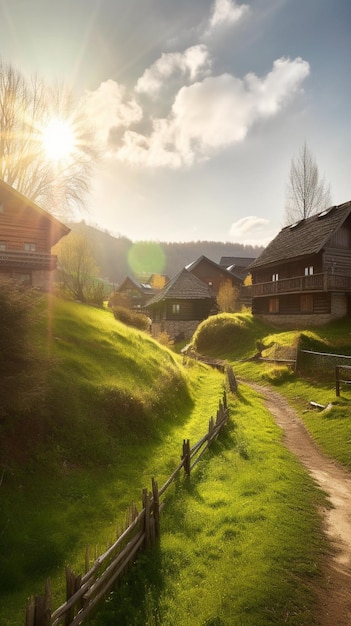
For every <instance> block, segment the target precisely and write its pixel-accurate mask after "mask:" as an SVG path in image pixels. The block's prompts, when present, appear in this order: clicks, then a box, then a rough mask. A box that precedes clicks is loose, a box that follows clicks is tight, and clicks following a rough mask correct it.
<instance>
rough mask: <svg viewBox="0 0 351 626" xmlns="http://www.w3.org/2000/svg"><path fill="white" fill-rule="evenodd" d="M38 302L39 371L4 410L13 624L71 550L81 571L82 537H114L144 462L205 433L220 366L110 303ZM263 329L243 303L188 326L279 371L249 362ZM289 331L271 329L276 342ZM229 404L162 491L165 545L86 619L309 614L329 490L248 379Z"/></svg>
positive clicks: (219, 620)
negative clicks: (285, 439)
mask: <svg viewBox="0 0 351 626" xmlns="http://www.w3.org/2000/svg"><path fill="white" fill-rule="evenodd" d="M34 313H35V314H34V316H32V322H31V325H30V333H29V340H30V343H31V344H32V348H33V350H32V352H31V355H30V358H31V361H30V362H31V363H32V365H33V372H32V374H33V376H32V377H31V378H30V379H29V380H27V378H26V377H25V378H24V380H23V397H22V400H23V401H22V402H21V403H20V404H18V405H17V404H15V405H14V409H13V411H12V413H11V414H7V415H5V416H4V417H3V418H2V421H1V423H0V445H1V450H0V453H1V466H2V467H1V486H0V489H1V508H0V542H1V545H0V590H1V597H0V623H1V625H3V626H15V625H16V626H17V624H22V623H23V615H24V606H25V600H26V597H27V596H29V595H31V594H34V593H40V592H42V590H43V585H44V581H45V579H46V578H47V577H48V576H50V578H51V579H52V582H53V605H54V606H57V605H58V604H59V603H60V602H61V601H62V599H63V590H64V580H63V573H64V565H65V563H66V562H69V563H70V565H71V566H72V567H73V569H74V570H75V571H76V572H77V573H78V572H81V571H82V570H83V569H84V552H85V548H86V546H87V545H90V546H91V550H92V553H94V550H95V546H97V547H96V551H97V554H99V553H101V552H102V551H103V550H104V549H105V548H106V544H109V543H111V542H112V541H113V539H114V538H115V534H116V528H117V527H121V526H122V525H123V523H124V518H125V512H126V510H127V508H128V506H129V505H130V503H131V501H132V500H134V501H135V502H136V503H137V505H138V503H140V495H141V489H142V488H143V487H145V486H149V485H150V481H151V477H152V476H154V477H155V478H156V479H157V480H158V482H159V484H162V482H163V481H164V480H165V479H166V478H167V477H168V476H169V475H170V473H171V472H172V470H173V469H174V467H175V465H176V464H177V463H178V460H179V456H180V453H181V443H182V441H183V438H190V440H191V442H192V443H193V442H195V441H197V440H198V439H199V438H200V437H201V436H202V435H203V434H204V432H206V430H207V425H208V418H209V416H210V415H213V414H214V413H215V410H216V408H217V406H218V399H219V397H220V396H221V394H222V389H223V377H222V375H221V374H220V373H219V372H217V371H216V370H210V369H209V368H207V367H205V366H203V365H201V364H199V363H190V364H189V365H188V366H187V368H185V367H184V366H183V364H182V360H181V359H180V357H179V356H178V355H176V354H175V353H173V352H171V351H169V350H167V349H166V348H163V347H161V346H159V345H158V344H157V343H155V342H154V341H153V340H152V339H151V338H150V337H149V336H148V335H146V334H143V333H141V332H137V331H134V330H132V329H128V328H127V327H125V326H123V325H122V324H120V323H118V322H117V321H116V320H115V319H114V318H113V316H112V314H111V313H110V312H109V311H107V310H106V311H101V310H97V309H94V308H91V307H88V306H84V305H80V304H76V303H69V302H64V301H62V300H59V299H56V298H52V299H49V300H47V299H42V298H39V299H38V300H37V301H36V304H35V309H34ZM211 326H212V327H213V328H212V330H213V331H214V332H213V333H212V332H211V328H210V327H211ZM204 328H205V329H206V335H203V337H202V341H203V343H202V344H201V333H202V332H203V329H204ZM272 332H273V329H272V328H270V327H268V326H264V325H262V324H259V323H257V321H256V320H255V319H254V318H252V316H250V315H239V316H235V315H234V316H233V315H231V316H229V317H228V316H226V315H223V316H217V317H214V318H210V320H209V321H207V322H204V324H203V325H201V327H200V328H199V331H198V333H197V334H196V336H195V338H194V341H195V343H196V342H197V347H198V348H199V346H201V345H202V348H203V351H204V352H207V351H210V352H211V353H212V354H216V353H217V355H218V356H221V357H222V358H227V360H228V361H230V362H232V363H233V365H234V369H235V371H236V373H237V374H240V375H242V376H245V377H248V378H249V377H250V376H253V377H255V379H257V378H259V379H260V380H264V376H266V377H267V374H269V372H271V373H270V374H269V376H270V379H271V380H272V381H273V382H274V381H275V380H277V378H278V377H275V376H274V375H273V374H272V371H271V370H270V369H269V368H270V367H271V366H267V365H266V364H262V365H261V364H260V363H257V362H254V363H253V362H245V361H244V359H245V358H246V357H250V356H252V354H254V353H255V352H256V349H257V346H256V342H257V341H261V342H266V341H268V338H269V337H270V336H271V334H272ZM204 337H205V339H204ZM295 339H296V337H295V335H294V340H295ZM291 340H292V338H291V337H290V336H288V335H287V334H285V335H284V336H283V335H280V333H277V337H276V341H281V342H282V344H283V343H284V342H285V343H287V344H289V343H290V342H291ZM29 382H30V385H29ZM288 382H289V380H288ZM294 382H296V381H295V380H294ZM280 384H281V388H282V389H286V390H287V391H286V393H290V392H289V386H288V385H284V384H282V383H281V380H280ZM299 385H300V386H301V389H305V392H306V394H307V387H304V386H303V382H302V381H299ZM33 390H34V391H33ZM320 390H322V387H321V388H320ZM299 391H300V387H299ZM325 393H326V394H327V390H325ZM24 400H26V401H24ZM343 401H344V400H343ZM230 404H231V419H230V423H229V425H228V430H227V432H226V433H224V436H221V437H220V438H219V439H218V440H217V441H216V443H215V444H214V445H213V447H212V448H211V450H210V452H209V453H208V455H206V456H205V457H204V458H203V460H202V461H201V462H200V463H199V464H198V466H197V467H196V471H194V473H193V475H192V478H191V481H186V480H181V481H180V483H179V484H178V485H177V487H176V490H175V493H174V495H172V494H171V495H170V498H169V501H168V503H167V507H166V508H165V514H164V516H163V517H162V534H161V544H160V548H159V550H156V551H155V552H153V553H152V555H150V558H148V555H144V557H142V558H141V559H140V560H139V564H138V566H137V567H136V569H134V568H133V571H132V573H131V578H130V579H129V580H128V581H127V583H126V585H125V586H122V587H121V589H120V591H118V590H116V591H115V592H114V594H112V596H111V598H110V599H109V602H107V603H106V607H105V609H106V612H105V611H99V614H98V615H97V616H96V624H101V625H102V624H103V625H104V626H107V625H108V624H111V626H112V624H115V623H116V621H118V623H119V624H121V626H123V625H124V626H142V625H143V626H144V624H149V625H150V626H156V624H157V625H158V626H161V624H163V625H164V626H166V625H170V624H175V625H176V626H178V623H182V624H185V625H187V624H189V626H190V624H191V625H192V626H193V625H194V626H204V624H207V625H208V626H209V625H210V624H213V625H214V624H216V625H218V626H219V625H220V624H227V625H228V626H231V625H233V626H237V625H238V624H245V626H249V625H250V626H251V625H252V626H268V624H271V623H276V624H282V623H286V624H291V626H292V625H293V624H297V623H299V624H301V626H302V625H306V626H312V624H313V623H315V621H314V616H313V609H314V592H313V588H314V586H315V584H316V583H317V582H318V580H319V578H318V576H319V573H320V570H319V564H320V561H321V559H322V558H323V556H324V554H325V551H326V547H325V545H324V544H323V538H322V529H321V523H320V519H319V516H318V515H317V506H318V504H320V503H321V501H322V500H323V496H322V495H321V494H320V492H317V490H316V489H315V487H314V485H313V483H312V481H311V480H310V479H309V477H308V476H307V475H306V473H305V472H304V471H303V470H302V469H301V467H300V466H299V464H298V463H297V462H296V459H294V458H293V457H292V455H290V454H289V453H288V452H287V451H286V449H285V448H284V447H283V445H282V443H281V431H280V430H279V429H278V428H277V427H276V425H275V424H274V421H273V418H272V416H271V415H270V414H269V413H268V412H267V410H266V409H265V408H264V406H263V404H262V400H261V399H260V398H259V395H258V394H256V393H255V392H253V391H252V390H250V389H249V388H248V387H246V386H245V385H242V384H241V385H240V393H239V394H238V396H237V397H231V398H230ZM332 421H333V423H334V422H335V424H336V422H337V420H332ZM348 421H349V420H345V419H344V422H345V424H346V423H348ZM349 439H350V437H348V440H349ZM139 508H140V505H139ZM307 535H308V536H309V537H311V538H313V540H311V541H309V542H308V545H307V542H301V537H304V536H307ZM114 599H115V600H116V601H115V602H114ZM175 615H176V620H177V621H175V619H174V616H175ZM178 618H179V619H178ZM99 620H100V621H99ZM93 623H95V622H93Z"/></svg>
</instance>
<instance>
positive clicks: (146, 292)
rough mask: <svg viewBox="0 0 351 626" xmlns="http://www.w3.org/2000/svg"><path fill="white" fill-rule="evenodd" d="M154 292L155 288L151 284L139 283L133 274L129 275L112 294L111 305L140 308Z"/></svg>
mask: <svg viewBox="0 0 351 626" xmlns="http://www.w3.org/2000/svg"><path fill="white" fill-rule="evenodd" d="M154 293H155V290H154V289H153V288H152V287H151V285H150V284H148V283H139V282H138V281H137V280H135V279H134V278H132V277H131V276H127V277H126V278H125V279H124V281H123V282H122V283H121V284H120V285H119V286H118V287H117V289H116V290H115V291H114V292H113V293H112V294H111V296H110V299H109V305H110V306H113V305H120V306H125V307H127V308H128V309H133V310H139V309H141V308H142V307H143V306H144V305H145V303H146V302H147V301H148V300H149V299H150V298H151V296H152V295H153V294H154Z"/></svg>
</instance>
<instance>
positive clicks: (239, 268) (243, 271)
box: [219, 256, 255, 281]
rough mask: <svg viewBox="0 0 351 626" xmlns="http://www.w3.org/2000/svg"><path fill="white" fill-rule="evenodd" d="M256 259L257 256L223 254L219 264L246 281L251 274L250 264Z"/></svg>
mask: <svg viewBox="0 0 351 626" xmlns="http://www.w3.org/2000/svg"><path fill="white" fill-rule="evenodd" d="M254 260H255V257H240V256H222V257H221V259H220V261H219V265H220V266H221V267H224V268H225V269H226V270H227V271H228V272H230V273H231V274H234V276H237V277H238V278H240V279H241V280H242V281H244V280H245V278H246V276H248V275H249V274H250V269H249V266H250V265H251V263H253V262H254Z"/></svg>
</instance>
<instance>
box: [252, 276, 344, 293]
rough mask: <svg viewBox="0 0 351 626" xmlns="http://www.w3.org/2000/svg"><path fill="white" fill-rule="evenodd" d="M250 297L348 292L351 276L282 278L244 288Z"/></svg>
mask: <svg viewBox="0 0 351 626" xmlns="http://www.w3.org/2000/svg"><path fill="white" fill-rule="evenodd" d="M244 289H245V292H246V289H247V290H248V292H249V293H250V295H251V297H254V298H257V297H260V296H272V295H278V294H287V293H301V292H311V291H350V292H351V276H346V275H345V274H330V273H328V272H324V273H323V274H312V275H311V276H297V277H295V278H282V279H281V280H275V281H272V282H269V283H255V284H253V285H249V286H248V287H244Z"/></svg>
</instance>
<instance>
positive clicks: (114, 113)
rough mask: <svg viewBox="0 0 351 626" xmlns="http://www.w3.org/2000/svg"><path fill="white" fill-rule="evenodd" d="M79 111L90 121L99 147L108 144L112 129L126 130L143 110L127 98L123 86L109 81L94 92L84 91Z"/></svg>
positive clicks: (139, 117)
mask: <svg viewBox="0 0 351 626" xmlns="http://www.w3.org/2000/svg"><path fill="white" fill-rule="evenodd" d="M79 108H80V110H81V111H82V112H83V114H84V115H85V116H86V118H87V119H89V120H91V121H92V124H93V127H94V133H95V137H96V140H97V142H98V144H99V145H100V147H102V148H105V147H106V145H107V144H108V140H109V135H110V133H111V131H112V130H113V129H116V128H128V127H129V126H131V124H134V123H135V122H139V121H140V120H141V119H142V118H143V110H142V108H141V107H140V105H139V104H138V103H137V102H136V100H135V99H134V98H133V97H129V96H128V95H127V93H126V88H125V87H124V86H123V85H120V84H118V83H116V82H115V81H113V80H111V79H109V80H107V81H106V82H103V83H101V84H100V86H99V87H98V88H97V89H96V90H95V91H86V92H85V94H84V96H83V97H82V99H81V101H80V104H79Z"/></svg>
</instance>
